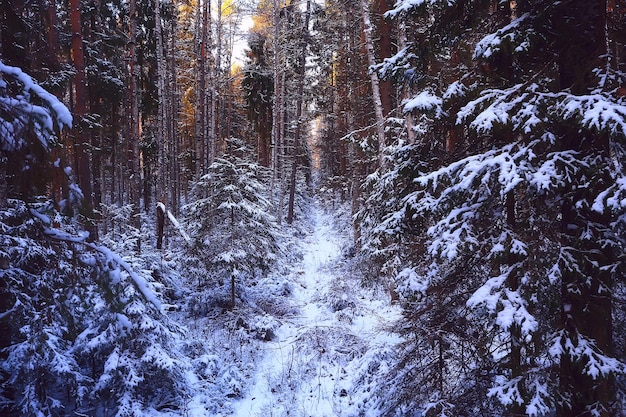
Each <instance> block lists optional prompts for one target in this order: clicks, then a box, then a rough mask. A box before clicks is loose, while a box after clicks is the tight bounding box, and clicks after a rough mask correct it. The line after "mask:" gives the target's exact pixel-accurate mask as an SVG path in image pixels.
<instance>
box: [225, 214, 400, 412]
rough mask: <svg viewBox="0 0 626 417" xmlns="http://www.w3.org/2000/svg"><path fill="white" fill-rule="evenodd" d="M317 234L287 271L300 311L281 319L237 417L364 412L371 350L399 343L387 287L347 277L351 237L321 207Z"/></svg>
mask: <svg viewBox="0 0 626 417" xmlns="http://www.w3.org/2000/svg"><path fill="white" fill-rule="evenodd" d="M310 213H311V217H312V219H311V222H312V228H311V230H312V231H311V232H310V233H309V234H308V235H307V236H306V237H304V239H303V240H302V242H301V245H302V246H301V250H302V254H303V256H302V260H301V261H299V262H297V263H296V264H295V265H291V266H289V268H288V270H287V271H288V276H287V277H286V278H287V279H288V281H290V283H291V285H292V291H291V293H290V295H289V296H288V297H290V299H289V300H286V301H287V302H291V303H292V305H294V306H295V307H296V308H294V311H296V312H297V313H296V314H292V315H289V316H286V317H283V318H281V319H280V326H279V327H278V328H277V329H276V330H275V332H274V333H275V335H274V338H273V339H272V340H271V341H267V342H259V344H260V349H261V350H262V353H261V354H260V355H259V358H260V359H259V360H257V361H256V364H255V370H254V372H253V373H252V376H251V378H250V381H249V385H248V386H247V387H246V388H244V392H243V394H242V398H241V399H240V400H238V401H237V402H236V403H235V404H233V406H234V414H233V415H234V416H238V417H256V416H259V417H261V416H262V417H269V416H311V417H327V416H328V417H330V416H350V415H358V414H361V413H362V412H363V410H361V411H359V408H361V407H362V406H363V404H365V403H367V401H368V399H367V398H363V397H364V396H366V395H367V394H366V393H367V387H366V385H367V384H368V382H367V381H366V380H364V379H363V375H364V373H365V374H366V373H367V371H366V370H364V368H367V366H369V365H368V361H371V357H372V352H376V351H381V350H382V351H386V350H388V349H389V348H390V347H391V346H392V345H393V344H394V343H395V342H396V341H397V340H396V339H395V338H394V337H393V336H392V335H390V334H389V333H388V331H387V327H388V325H389V324H390V323H392V321H394V320H395V319H397V318H398V315H399V313H400V312H399V308H397V307H396V306H393V305H391V304H390V299H389V295H388V293H387V292H385V291H382V290H378V291H377V290H373V289H371V288H370V289H365V288H363V287H362V286H361V283H360V282H359V279H358V278H357V277H354V276H351V274H349V273H348V271H349V270H350V269H349V268H346V267H345V262H346V258H345V256H344V255H343V254H342V250H341V249H342V248H343V247H346V246H349V233H346V230H345V228H349V225H343V226H345V228H343V227H342V226H340V228H341V229H338V227H337V225H336V224H335V223H334V219H333V217H332V215H331V213H328V212H326V211H325V210H324V209H323V208H322V207H320V204H319V203H318V202H315V203H314V204H313V205H312V206H311V208H310Z"/></svg>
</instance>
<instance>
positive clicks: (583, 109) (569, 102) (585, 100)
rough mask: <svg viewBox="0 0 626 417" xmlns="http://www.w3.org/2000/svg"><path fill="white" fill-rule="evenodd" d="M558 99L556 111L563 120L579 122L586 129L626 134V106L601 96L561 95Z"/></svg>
mask: <svg viewBox="0 0 626 417" xmlns="http://www.w3.org/2000/svg"><path fill="white" fill-rule="evenodd" d="M560 97H561V100H560V102H559V103H558V107H557V109H558V110H559V112H560V113H561V114H562V116H563V118H564V119H565V120H570V119H575V120H579V122H580V123H581V124H582V126H583V127H585V128H587V129H596V130H599V131H606V132H610V133H612V134H615V135H620V134H621V135H624V134H626V105H624V104H620V103H616V102H614V100H612V99H611V98H608V97H606V96H604V95H602V94H592V95H582V96H576V95H573V94H562V95H560Z"/></svg>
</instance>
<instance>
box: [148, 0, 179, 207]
mask: <svg viewBox="0 0 626 417" xmlns="http://www.w3.org/2000/svg"><path fill="white" fill-rule="evenodd" d="M154 21H155V36H156V63H157V97H158V103H157V106H158V108H157V135H156V136H157V148H158V150H157V159H158V167H157V169H158V173H157V175H158V179H157V192H156V197H157V199H161V200H162V199H164V198H165V197H166V195H167V194H168V185H169V184H168V181H169V180H170V178H171V171H170V169H169V168H170V163H171V161H170V159H171V158H172V153H171V149H170V145H171V144H170V137H169V128H168V124H169V123H168V117H169V114H168V112H169V95H168V92H167V88H166V81H167V78H168V77H167V72H168V71H167V64H166V62H165V56H164V44H163V36H164V35H163V24H162V22H161V0H155V7H154ZM165 203H166V205H167V207H171V205H172V199H171V198H169V199H167V201H165ZM144 206H145V207H146V209H147V208H148V207H149V206H148V205H147V202H144Z"/></svg>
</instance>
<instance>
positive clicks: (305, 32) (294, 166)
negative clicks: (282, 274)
mask: <svg viewBox="0 0 626 417" xmlns="http://www.w3.org/2000/svg"><path fill="white" fill-rule="evenodd" d="M310 17H311V0H307V2H306V12H305V16H304V26H303V27H302V35H301V38H300V47H301V48H302V50H301V52H300V62H299V65H300V74H298V93H297V97H296V132H295V135H294V139H293V141H294V143H293V150H292V152H293V154H292V160H291V178H290V181H291V184H290V187H289V206H288V209H287V224H291V223H293V206H294V201H295V194H296V180H297V178H296V174H297V171H298V154H299V148H300V132H301V131H302V102H303V101H304V75H305V73H306V52H307V45H308V37H309V20H310Z"/></svg>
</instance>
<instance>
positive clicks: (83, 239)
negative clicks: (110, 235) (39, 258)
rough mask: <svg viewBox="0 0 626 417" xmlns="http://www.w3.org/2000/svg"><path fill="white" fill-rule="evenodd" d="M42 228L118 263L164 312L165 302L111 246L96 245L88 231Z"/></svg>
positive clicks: (148, 299)
mask: <svg viewBox="0 0 626 417" xmlns="http://www.w3.org/2000/svg"><path fill="white" fill-rule="evenodd" d="M34 212H36V210H32V209H31V213H33V215H34V216H35V217H37V218H39V219H40V220H42V218H41V215H40V214H39V213H34ZM42 228H43V232H44V233H45V234H46V236H48V237H50V238H51V239H54V240H58V241H62V242H69V243H80V244H82V245H84V246H85V247H87V248H89V249H91V250H93V251H95V252H98V253H100V254H101V255H103V256H104V257H105V260H106V263H107V264H108V263H114V264H117V265H118V266H119V267H120V268H122V269H123V270H124V271H126V273H127V274H128V276H129V277H130V278H131V280H132V282H133V284H134V286H135V288H136V289H137V290H138V291H139V292H140V293H141V294H142V295H143V297H144V298H145V299H146V301H148V302H149V303H151V304H152V305H153V306H154V307H156V309H157V311H158V312H160V313H162V312H163V304H162V303H161V301H160V300H159V299H158V297H157V295H156V294H155V293H154V292H153V291H152V290H151V289H150V288H149V286H148V281H146V279H145V278H144V277H142V276H141V275H139V274H138V273H137V272H135V271H134V270H133V268H132V267H131V266H130V265H129V264H128V262H126V261H125V260H124V259H122V257H121V256H120V255H118V254H116V253H113V251H111V250H110V249H109V248H107V247H105V246H102V245H96V244H95V243H93V242H88V241H87V237H88V234H86V233H84V234H81V235H78V236H74V235H71V234H69V233H65V232H62V231H60V230H57V229H54V228H52V227H48V226H42Z"/></svg>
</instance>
